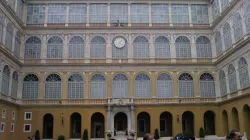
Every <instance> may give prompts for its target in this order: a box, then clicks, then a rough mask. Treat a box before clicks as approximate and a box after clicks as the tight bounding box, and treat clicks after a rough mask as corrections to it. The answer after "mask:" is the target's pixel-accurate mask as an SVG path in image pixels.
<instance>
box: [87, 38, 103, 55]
mask: <svg viewBox="0 0 250 140" xmlns="http://www.w3.org/2000/svg"><path fill="white" fill-rule="evenodd" d="M90 58H97V59H98V58H106V41H105V39H104V38H103V37H101V36H95V37H93V38H92V39H91V41H90Z"/></svg>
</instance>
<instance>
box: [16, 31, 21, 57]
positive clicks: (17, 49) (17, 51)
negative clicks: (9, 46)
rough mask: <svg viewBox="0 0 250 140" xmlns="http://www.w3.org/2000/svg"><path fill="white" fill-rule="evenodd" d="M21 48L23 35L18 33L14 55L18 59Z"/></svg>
mask: <svg viewBox="0 0 250 140" xmlns="http://www.w3.org/2000/svg"><path fill="white" fill-rule="evenodd" d="M20 46H21V33H20V32H19V31H17V32H16V37H15V48H14V54H15V56H16V57H19V56H20Z"/></svg>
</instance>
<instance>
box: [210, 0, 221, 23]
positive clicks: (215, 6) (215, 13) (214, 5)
mask: <svg viewBox="0 0 250 140" xmlns="http://www.w3.org/2000/svg"><path fill="white" fill-rule="evenodd" d="M219 14H220V6H219V1H218V0H214V1H213V2H212V15H213V19H215V18H217V16H218V15H219Z"/></svg>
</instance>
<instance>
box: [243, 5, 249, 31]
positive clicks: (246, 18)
mask: <svg viewBox="0 0 250 140" xmlns="http://www.w3.org/2000/svg"><path fill="white" fill-rule="evenodd" d="M244 19H245V24H246V30H247V32H250V2H249V1H248V2H246V4H245V8H244Z"/></svg>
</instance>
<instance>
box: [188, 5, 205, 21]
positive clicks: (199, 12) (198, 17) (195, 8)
mask: <svg viewBox="0 0 250 140" xmlns="http://www.w3.org/2000/svg"><path fill="white" fill-rule="evenodd" d="M191 15H192V23H198V24H199V23H200V24H204V23H208V22H209V20H208V6H207V4H192V5H191Z"/></svg>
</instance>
